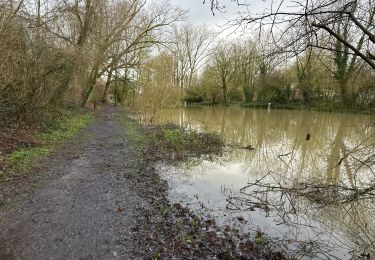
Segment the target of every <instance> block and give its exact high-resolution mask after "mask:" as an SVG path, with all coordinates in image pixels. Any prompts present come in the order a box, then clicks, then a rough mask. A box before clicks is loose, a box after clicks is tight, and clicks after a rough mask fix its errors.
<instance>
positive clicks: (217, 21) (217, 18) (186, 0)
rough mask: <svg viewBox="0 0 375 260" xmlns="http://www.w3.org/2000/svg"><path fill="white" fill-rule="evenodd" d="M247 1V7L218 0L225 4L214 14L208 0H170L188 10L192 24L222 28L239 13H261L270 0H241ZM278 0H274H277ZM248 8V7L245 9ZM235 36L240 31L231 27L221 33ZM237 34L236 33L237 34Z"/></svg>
mask: <svg viewBox="0 0 375 260" xmlns="http://www.w3.org/2000/svg"><path fill="white" fill-rule="evenodd" d="M242 1H243V2H247V4H248V7H245V6H237V4H236V3H234V2H232V1H231V0H220V3H221V4H222V5H225V7H226V10H225V12H219V11H215V15H213V14H212V12H211V8H210V7H211V6H210V0H206V3H205V4H203V0H170V3H171V4H172V5H173V6H177V7H180V8H182V9H184V10H187V11H188V20H187V21H188V22H190V23H193V24H206V25H207V26H210V27H213V28H216V29H218V30H223V29H224V28H226V27H225V25H226V24H227V22H228V20H231V19H232V20H233V19H234V18H238V17H240V15H241V13H246V14H248V13H249V12H251V13H252V14H255V13H262V12H263V11H264V10H265V9H266V8H270V5H271V2H270V1H267V0H242ZM277 1H278V0H274V2H277ZM247 8H249V9H247ZM232 34H234V36H236V34H240V32H236V33H234V31H233V28H231V29H228V30H226V31H225V33H223V35H224V36H225V37H226V36H228V35H232ZM237 36H238V35H237Z"/></svg>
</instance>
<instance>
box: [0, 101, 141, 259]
mask: <svg viewBox="0 0 375 260" xmlns="http://www.w3.org/2000/svg"><path fill="white" fill-rule="evenodd" d="M120 116H121V114H120V112H119V111H118V110H116V109H115V108H113V107H110V106H106V107H104V108H103V109H102V110H101V111H100V112H99V113H98V119H97V120H96V121H95V122H94V123H93V124H91V125H90V126H89V127H88V128H86V129H85V130H83V131H82V133H80V134H79V136H77V137H76V138H75V139H73V140H71V141H70V142H69V143H68V144H67V145H65V146H64V147H63V148H62V149H61V151H59V152H58V155H55V156H53V158H50V159H49V160H46V161H45V162H44V163H43V166H42V168H41V170H40V172H39V173H38V176H41V177H39V178H38V179H37V180H36V181H34V182H33V183H34V184H33V186H34V187H33V188H31V189H30V190H29V191H28V192H27V193H26V194H27V195H26V196H25V195H24V196H22V197H18V199H16V200H12V201H11V202H8V203H5V205H3V206H2V207H1V208H0V259H1V260H5V259H38V260H39V259H129V258H131V257H132V255H133V253H132V250H133V248H134V245H133V243H134V242H133V241H132V237H131V235H130V228H131V226H132V225H133V224H134V222H135V219H134V218H135V217H134V211H135V209H136V206H137V205H139V204H142V198H140V197H139V196H138V195H137V193H136V192H134V191H133V190H132V188H131V185H130V184H129V183H128V181H127V180H126V178H125V177H124V176H125V175H129V174H131V172H132V169H133V168H134V167H136V160H135V158H134V156H133V155H132V153H131V149H129V141H128V140H127V138H126V137H125V136H124V134H123V132H124V131H123V129H121V126H120V125H119V117H120ZM73 147H74V149H72V148H73Z"/></svg>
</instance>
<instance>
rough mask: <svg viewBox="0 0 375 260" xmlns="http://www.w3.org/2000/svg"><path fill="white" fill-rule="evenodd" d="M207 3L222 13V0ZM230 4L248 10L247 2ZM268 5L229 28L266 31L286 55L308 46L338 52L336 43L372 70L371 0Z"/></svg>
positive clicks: (374, 62)
mask: <svg viewBox="0 0 375 260" xmlns="http://www.w3.org/2000/svg"><path fill="white" fill-rule="evenodd" d="M209 2H210V4H211V9H212V10H213V11H215V10H219V11H220V10H222V8H223V6H222V3H221V2H222V1H220V0H210V1H209ZM231 2H234V3H236V4H238V5H241V6H245V7H251V2H250V1H247V0H231ZM269 3H270V8H269V9H267V10H265V11H264V12H262V13H259V14H255V13H251V12H246V13H244V14H243V15H241V16H240V17H238V18H237V19H235V21H233V22H234V23H233V25H246V26H250V27H252V28H253V29H259V30H264V31H270V35H271V37H272V39H273V40H274V42H275V43H276V44H277V46H278V51H287V52H290V51H291V49H290V48H291V46H295V45H296V44H297V45H298V46H299V51H301V52H302V51H304V50H305V49H306V48H307V47H310V46H312V47H317V48H323V49H327V50H331V51H334V52H338V51H340V50H337V49H336V48H335V44H336V43H337V42H339V43H340V44H342V45H343V46H345V48H347V50H348V53H349V54H350V55H353V56H358V57H360V58H361V59H362V60H363V61H364V62H366V63H367V64H368V65H369V66H371V67H372V68H373V69H375V53H374V51H375V34H374V26H375V23H374V15H375V3H374V1H373V0H343V1H338V0H297V1H293V2H291V1H286V0H280V1H269ZM245 10H251V8H246V9H245ZM343 22H345V23H346V24H347V25H346V26H345V27H343V26H341V27H340V26H338V23H339V24H342V23H343ZM345 28H347V29H345ZM327 37H328V39H325V40H322V39H324V38H327ZM306 43H307V44H306Z"/></svg>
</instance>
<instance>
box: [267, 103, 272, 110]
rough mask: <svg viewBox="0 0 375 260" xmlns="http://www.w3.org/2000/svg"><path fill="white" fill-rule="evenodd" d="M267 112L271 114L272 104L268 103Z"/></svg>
mask: <svg viewBox="0 0 375 260" xmlns="http://www.w3.org/2000/svg"><path fill="white" fill-rule="evenodd" d="M267 110H268V112H270V110H271V103H268V107H267Z"/></svg>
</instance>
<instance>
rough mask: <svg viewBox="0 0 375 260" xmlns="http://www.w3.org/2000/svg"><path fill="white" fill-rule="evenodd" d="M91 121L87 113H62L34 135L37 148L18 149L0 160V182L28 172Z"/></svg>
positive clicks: (91, 118) (90, 116)
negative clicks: (48, 126) (46, 127)
mask: <svg viewBox="0 0 375 260" xmlns="http://www.w3.org/2000/svg"><path fill="white" fill-rule="evenodd" d="M92 120H93V117H92V115H91V114H88V113H86V114H75V113H73V112H66V113H64V115H63V116H62V117H60V118H59V119H58V120H57V121H56V122H55V123H54V124H53V126H52V127H50V128H48V129H45V130H44V131H43V132H38V133H36V134H35V139H36V140H37V143H38V144H39V145H38V146H36V147H29V148H20V149H18V150H16V151H14V152H12V153H10V154H7V155H4V156H2V157H1V158H0V166H1V169H0V180H2V181H6V180H11V179H12V177H14V176H15V175H17V174H20V173H23V172H25V171H27V170H29V169H30V168H32V167H33V166H35V164H37V163H38V162H39V161H40V160H41V159H42V158H44V157H45V156H47V155H48V154H50V153H51V152H52V151H53V150H55V149H56V148H57V147H58V145H60V144H62V143H63V142H64V141H66V140H67V139H69V138H71V137H73V136H74V135H75V134H77V133H78V131H79V130H80V129H82V128H83V127H85V126H87V125H88V124H89V123H90V122H91V121H92Z"/></svg>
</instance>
